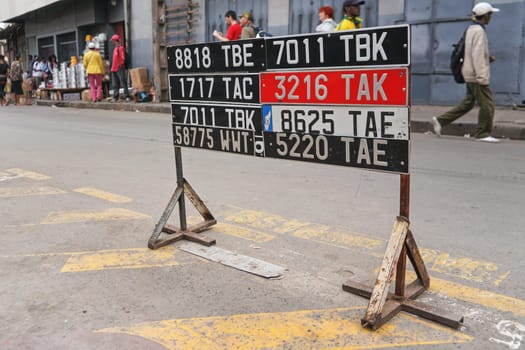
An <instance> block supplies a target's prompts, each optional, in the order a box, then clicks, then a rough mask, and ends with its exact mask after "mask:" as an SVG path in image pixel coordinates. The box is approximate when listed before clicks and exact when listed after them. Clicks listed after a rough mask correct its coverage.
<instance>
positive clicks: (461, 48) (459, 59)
mask: <svg viewBox="0 0 525 350" xmlns="http://www.w3.org/2000/svg"><path fill="white" fill-rule="evenodd" d="M467 30H468V28H467V29H465V31H464V32H463V35H462V36H461V38H459V40H458V42H457V43H455V44H454V45H452V46H453V47H454V48H453V49H452V54H451V55H450V70H451V71H452V75H453V76H454V80H455V81H456V83H458V84H464V83H465V79H464V78H463V74H462V73H461V68H462V67H463V60H464V57H465V36H466V35H467Z"/></svg>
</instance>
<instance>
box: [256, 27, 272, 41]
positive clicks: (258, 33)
mask: <svg viewBox="0 0 525 350" xmlns="http://www.w3.org/2000/svg"><path fill="white" fill-rule="evenodd" d="M252 28H253V29H254V30H255V37H256V38H269V37H271V36H273V35H272V34H271V33H269V32H267V31H265V30H264V29H262V28H261V27H257V26H252Z"/></svg>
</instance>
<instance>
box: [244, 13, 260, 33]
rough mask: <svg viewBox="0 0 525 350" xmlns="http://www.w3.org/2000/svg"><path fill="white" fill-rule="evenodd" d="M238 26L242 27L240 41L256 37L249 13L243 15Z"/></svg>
mask: <svg viewBox="0 0 525 350" xmlns="http://www.w3.org/2000/svg"><path fill="white" fill-rule="evenodd" d="M240 24H241V27H242V31H241V39H253V38H255V37H256V36H257V30H256V29H255V25H254V24H253V16H252V14H251V13H250V12H245V13H243V15H242V17H241V20H240Z"/></svg>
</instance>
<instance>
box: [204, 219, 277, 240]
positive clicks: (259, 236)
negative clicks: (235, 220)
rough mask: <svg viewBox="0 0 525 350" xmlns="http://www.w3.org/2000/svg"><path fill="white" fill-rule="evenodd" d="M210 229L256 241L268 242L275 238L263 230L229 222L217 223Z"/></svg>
mask: <svg viewBox="0 0 525 350" xmlns="http://www.w3.org/2000/svg"><path fill="white" fill-rule="evenodd" d="M211 230H212V231H213V232H218V233H223V234H227V235H230V236H235V237H238V238H242V239H245V240H248V241H252V242H257V243H264V242H269V241H271V240H273V239H274V238H275V236H273V235H269V234H267V233H264V232H260V231H255V230H252V229H249V228H245V227H241V226H236V225H231V224H223V223H218V224H217V225H214V226H213V227H211Z"/></svg>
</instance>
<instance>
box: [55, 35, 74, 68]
mask: <svg viewBox="0 0 525 350" xmlns="http://www.w3.org/2000/svg"><path fill="white" fill-rule="evenodd" d="M56 38H57V58H58V62H69V61H70V60H71V56H76V55H77V33H76V32H70V33H64V34H59V35H57V36H56Z"/></svg>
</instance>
